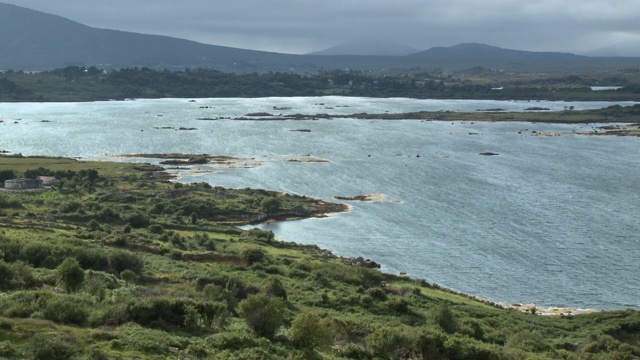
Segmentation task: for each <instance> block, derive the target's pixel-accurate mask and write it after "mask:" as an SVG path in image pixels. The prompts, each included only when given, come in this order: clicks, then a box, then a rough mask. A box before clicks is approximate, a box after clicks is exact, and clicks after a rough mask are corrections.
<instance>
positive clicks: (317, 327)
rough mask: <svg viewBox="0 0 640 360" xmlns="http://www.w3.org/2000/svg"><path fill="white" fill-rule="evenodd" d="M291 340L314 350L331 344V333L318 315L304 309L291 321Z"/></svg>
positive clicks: (304, 347)
mask: <svg viewBox="0 0 640 360" xmlns="http://www.w3.org/2000/svg"><path fill="white" fill-rule="evenodd" d="M291 341H293V343H294V344H296V346H298V347H300V348H303V349H307V350H314V349H316V348H323V347H328V346H331V344H332V343H333V334H331V330H330V329H329V327H328V326H327V325H326V323H325V322H324V321H322V319H320V317H319V316H318V315H316V314H315V313H313V312H310V311H305V312H303V313H301V314H299V315H298V316H296V318H295V319H294V320H293V322H292V323H291Z"/></svg>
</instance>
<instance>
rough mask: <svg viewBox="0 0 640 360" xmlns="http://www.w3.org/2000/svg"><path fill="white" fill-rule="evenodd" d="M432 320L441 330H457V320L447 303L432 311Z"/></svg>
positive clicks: (447, 331) (450, 331)
mask: <svg viewBox="0 0 640 360" xmlns="http://www.w3.org/2000/svg"><path fill="white" fill-rule="evenodd" d="M432 315H433V320H434V322H435V323H436V324H438V326H440V328H441V329H442V330H444V331H445V332H446V333H449V334H453V333H454V332H456V331H458V328H459V324H458V320H457V319H456V318H455V316H454V315H453V312H451V309H449V307H448V306H447V305H441V306H439V307H438V308H436V309H435V310H434V312H433V314H432Z"/></svg>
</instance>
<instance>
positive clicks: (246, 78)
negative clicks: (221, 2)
mask: <svg viewBox="0 0 640 360" xmlns="http://www.w3.org/2000/svg"><path fill="white" fill-rule="evenodd" d="M592 86H617V87H621V88H619V89H616V90H610V91H593V90H592V89H591V87H592ZM638 93H640V70H638V69H637V68H636V69H623V70H610V71H604V70H602V71H599V72H593V73H584V72H583V73H580V74H568V75H567V74H536V73H531V74H523V73H511V72H503V71H500V70H496V69H486V68H483V67H474V68H471V69H468V70H463V71H457V72H455V73H444V72H442V71H441V70H437V69H434V70H433V71H430V72H424V71H422V72H417V73H411V72H409V73H406V72H403V73H399V74H394V73H388V74H384V75H382V74H374V73H368V72H363V71H355V70H346V71H341V70H334V71H324V72H319V73H314V74H307V75H301V74H297V73H287V72H267V73H261V74H258V73H251V74H247V73H244V74H236V73H225V72H221V71H216V70H205V69H193V70H191V69H187V70H184V71H168V70H153V69H149V68H132V69H120V70H109V71H108V72H105V71H103V70H100V69H98V68H96V67H89V68H85V67H78V66H69V67H66V68H63V69H58V70H53V71H48V72H42V73H35V74H33V73H24V72H22V71H12V70H10V71H7V72H6V73H4V74H0V101H96V100H111V99H126V98H167V97H173V98H209V97H267V96H325V95H341V96H366V97H411V98H421V99H490V100H564V101H571V100H585V101H595V100H599V101H604V100H609V101H622V100H629V101H636V100H637V99H638Z"/></svg>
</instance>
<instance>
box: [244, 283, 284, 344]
mask: <svg viewBox="0 0 640 360" xmlns="http://www.w3.org/2000/svg"><path fill="white" fill-rule="evenodd" d="M284 308H285V306H284V301H282V299H279V298H273V297H269V296H267V295H264V294H256V295H252V296H249V297H248V298H246V299H245V300H243V301H242V302H241V303H240V304H239V305H238V313H239V314H240V316H241V317H242V318H244V319H245V320H246V322H247V325H249V327H250V328H251V330H253V332H254V333H255V334H256V335H257V336H261V337H265V338H267V339H270V340H272V339H273V337H274V336H275V334H276V331H277V330H278V328H280V326H282V324H283V322H284Z"/></svg>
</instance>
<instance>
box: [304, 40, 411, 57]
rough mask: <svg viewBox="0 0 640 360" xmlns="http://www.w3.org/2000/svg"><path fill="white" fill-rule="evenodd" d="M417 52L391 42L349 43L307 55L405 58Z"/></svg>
mask: <svg viewBox="0 0 640 360" xmlns="http://www.w3.org/2000/svg"><path fill="white" fill-rule="evenodd" d="M418 51H419V50H418V49H416V48H412V47H410V46H406V45H403V44H399V43H396V42H392V41H351V42H347V43H343V44H340V45H336V46H333V47H330V48H327V49H324V50H320V51H315V52H312V53H309V54H307V55H361V56H406V55H410V54H414V53H417V52H418Z"/></svg>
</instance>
